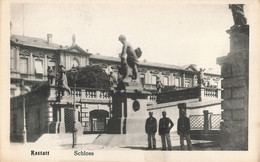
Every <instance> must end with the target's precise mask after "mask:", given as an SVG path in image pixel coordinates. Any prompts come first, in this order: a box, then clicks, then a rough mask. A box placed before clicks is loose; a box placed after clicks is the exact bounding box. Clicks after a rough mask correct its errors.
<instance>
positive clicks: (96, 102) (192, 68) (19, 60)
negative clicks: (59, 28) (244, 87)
mask: <svg viewBox="0 0 260 162" xmlns="http://www.w3.org/2000/svg"><path fill="white" fill-rule="evenodd" d="M72 40H73V41H72V45H71V46H61V45H58V44H55V43H53V42H52V35H51V34H48V35H47V39H46V40H44V39H41V38H32V37H25V36H19V35H11V39H10V41H11V42H10V45H11V46H10V72H11V80H10V83H11V87H10V94H11V97H12V99H11V100H14V101H17V102H15V103H13V104H12V105H11V125H12V128H11V130H12V132H15V135H17V136H19V134H21V131H20V133H19V131H18V132H17V129H16V128H18V126H19V123H20V124H21V122H19V121H21V120H20V119H21V118H22V107H21V106H22V104H20V102H21V101H20V100H21V96H20V94H21V80H23V81H24V86H25V88H26V89H27V90H28V91H29V92H30V91H31V90H33V89H34V88H35V86H36V85H39V83H42V82H46V81H47V80H48V71H47V69H48V67H51V68H52V69H53V71H54V74H55V75H56V74H57V69H58V65H60V64H62V65H63V66H64V67H65V69H66V70H70V69H71V68H72V67H73V66H74V67H77V66H79V67H84V66H88V65H100V66H101V67H102V68H103V69H104V71H105V72H106V73H107V74H110V72H113V75H114V76H115V77H116V78H117V79H118V78H120V75H119V73H118V70H117V66H118V65H120V59H119V58H117V57H109V56H103V55H100V54H91V53H88V52H87V51H85V50H83V49H82V48H81V47H79V46H78V45H77V44H76V43H75V39H72ZM138 70H139V73H140V78H141V82H142V84H143V87H144V89H145V90H148V91H151V92H153V91H155V90H156V78H157V77H159V78H160V80H161V82H162V83H163V85H164V86H165V87H167V86H169V87H175V90H179V89H187V88H192V87H196V86H198V72H199V68H197V67H196V65H193V64H191V65H187V66H175V65H167V64H160V63H153V62H148V61H146V60H144V61H139V65H138ZM204 75H205V77H204V78H205V81H206V82H207V83H210V84H209V85H211V86H214V87H215V88H220V87H221V85H220V75H219V74H217V73H214V72H213V71H207V70H206V71H205V74H204ZM54 83H55V82H54ZM33 93H34V92H33ZM73 93H75V96H76V102H77V113H78V121H79V122H80V123H81V125H82V126H83V127H84V130H85V131H86V132H102V131H105V128H106V122H107V120H108V119H109V118H110V115H111V114H110V112H111V97H110V96H109V94H108V90H98V89H89V88H87V87H78V88H77V89H76V90H75V92H73ZM50 95H55V92H53V89H50ZM149 97H150V98H148V100H149V102H148V103H149V105H153V104H155V100H156V97H153V96H152V95H151V96H149ZM19 98H20V99H19ZM47 98H48V97H47ZM49 98H51V99H46V100H45V101H44V102H43V104H42V105H43V106H38V105H37V104H35V103H34V104H31V105H34V107H35V108H32V106H30V104H29V105H27V107H31V108H30V109H29V108H28V111H27V119H30V121H31V123H38V126H37V125H36V126H35V125H34V127H35V131H33V132H34V133H35V132H37V131H39V130H40V132H50V127H53V123H54V130H55V129H56V126H57V125H60V123H66V122H68V121H67V119H68V120H69V118H67V119H66V115H67V116H68V115H69V114H71V113H70V110H69V108H68V109H67V108H66V106H64V105H63V107H62V106H61V107H60V106H57V103H56V102H55V101H54V100H53V99H52V98H53V97H49ZM28 100H30V99H28ZM27 102H28V103H30V101H27ZM41 107H44V108H41ZM30 111H31V112H32V113H30ZM37 116H38V117H37ZM37 119H41V120H40V121H41V122H38V121H36V120H37ZM34 120H35V121H34ZM43 123H45V124H43ZM46 123H47V124H46ZM55 131H56V130H55ZM55 131H54V132H55ZM65 132H69V131H68V129H67V128H66V129H65ZM34 133H32V134H34Z"/></svg>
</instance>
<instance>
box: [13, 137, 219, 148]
mask: <svg viewBox="0 0 260 162" xmlns="http://www.w3.org/2000/svg"><path fill="white" fill-rule="evenodd" d="M98 136H99V134H84V135H78V136H77V145H76V146H75V147H74V148H72V134H71V133H67V134H43V135H42V136H41V137H40V138H39V139H38V140H37V141H36V142H29V143H27V144H26V146H27V147H32V148H35V147H40V148H45V147H47V148H49V147H51V148H55V149H61V150H63V149H65V150H69V149H79V150H143V151H161V150H162V144H161V138H160V136H159V135H158V134H156V144H157V148H156V150H149V149H147V146H146V145H134V146H106V145H97V144H92V143H93V141H94V140H95V139H96V138H97V137H98ZM144 140H147V139H144ZM171 143H172V150H173V151H174V150H176V151H178V150H180V141H179V136H178V135H177V133H174V132H173V133H171ZM192 146H193V150H194V151H207V150H208V151H210V150H212V151H213V150H215V151H220V150H221V149H220V147H219V146H218V144H216V143H215V142H212V141H204V140H192ZM11 147H23V144H22V143H11ZM185 149H186V150H187V146H186V141H185Z"/></svg>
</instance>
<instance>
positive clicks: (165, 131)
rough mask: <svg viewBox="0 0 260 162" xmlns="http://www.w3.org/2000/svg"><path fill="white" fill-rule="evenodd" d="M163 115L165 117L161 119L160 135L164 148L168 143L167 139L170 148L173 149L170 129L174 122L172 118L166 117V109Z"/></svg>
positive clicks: (164, 148)
mask: <svg viewBox="0 0 260 162" xmlns="http://www.w3.org/2000/svg"><path fill="white" fill-rule="evenodd" d="M162 116H163V117H162V118H161V119H160V121H159V135H160V136H161V139H162V149H163V150H166V143H165V140H166V141H167V145H168V150H172V144H171V137H170V130H171V129H172V127H173V125H174V124H173V122H172V121H171V119H170V118H167V117H166V112H165V111H163V112H162ZM169 124H170V126H169Z"/></svg>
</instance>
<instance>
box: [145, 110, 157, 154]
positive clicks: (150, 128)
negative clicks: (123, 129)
mask: <svg viewBox="0 0 260 162" xmlns="http://www.w3.org/2000/svg"><path fill="white" fill-rule="evenodd" d="M149 116H150V117H149V118H147V119H146V122H145V132H146V133H147V136H148V149H152V141H153V149H156V140H155V133H156V132H157V120H156V119H155V118H154V117H153V112H149Z"/></svg>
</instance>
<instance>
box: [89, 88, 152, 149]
mask: <svg viewBox="0 0 260 162" xmlns="http://www.w3.org/2000/svg"><path fill="white" fill-rule="evenodd" d="M149 94H150V92H146V91H142V89H141V88H140V89H136V88H134V87H132V86H131V87H130V86H129V87H128V86H126V88H125V90H119V91H117V92H115V93H113V94H112V105H113V109H112V118H111V119H110V120H109V121H108V126H107V133H108V134H103V135H101V136H100V137H99V138H98V139H97V140H96V141H94V143H95V144H105V145H110V146H120V145H122V146H130V145H139V144H141V143H147V140H146V139H147V135H146V133H145V121H146V118H147V117H148V114H147V97H148V95H149ZM115 134H117V135H115ZM107 140H108V141H109V142H108V141H107Z"/></svg>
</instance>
